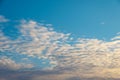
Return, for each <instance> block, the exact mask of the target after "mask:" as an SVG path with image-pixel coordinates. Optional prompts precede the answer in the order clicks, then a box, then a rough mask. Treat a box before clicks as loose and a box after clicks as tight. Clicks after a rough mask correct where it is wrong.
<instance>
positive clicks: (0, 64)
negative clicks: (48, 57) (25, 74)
mask: <svg viewBox="0 0 120 80" xmlns="http://www.w3.org/2000/svg"><path fill="white" fill-rule="evenodd" d="M32 67H33V65H32V64H24V63H16V62H15V61H14V60H11V59H10V58H8V57H6V56H3V57H1V59H0V69H11V70H18V69H21V68H32Z"/></svg>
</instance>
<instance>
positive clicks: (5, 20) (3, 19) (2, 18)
mask: <svg viewBox="0 0 120 80" xmlns="http://www.w3.org/2000/svg"><path fill="white" fill-rule="evenodd" d="M8 21H9V20H8V19H6V18H5V17H4V16H2V15H0V23H1V22H8Z"/></svg>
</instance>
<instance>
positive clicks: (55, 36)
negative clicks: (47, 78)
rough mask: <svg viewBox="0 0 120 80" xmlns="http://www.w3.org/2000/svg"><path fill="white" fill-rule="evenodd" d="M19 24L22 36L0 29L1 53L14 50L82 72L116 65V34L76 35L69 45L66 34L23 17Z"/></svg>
mask: <svg viewBox="0 0 120 80" xmlns="http://www.w3.org/2000/svg"><path fill="white" fill-rule="evenodd" d="M19 27H20V31H21V33H22V35H21V36H19V37H18V39H16V40H14V41H12V40H10V39H9V38H7V37H6V36H5V35H3V33H2V31H1V34H0V37H1V38H0V47H1V48H0V51H1V52H5V51H9V52H17V53H19V54H26V55H28V56H32V57H37V58H44V59H49V60H50V63H51V65H53V68H52V69H67V68H70V69H74V70H75V71H77V72H82V73H85V72H86V71H87V72H91V71H92V73H96V72H97V71H99V70H101V69H104V70H106V69H111V68H112V69H116V68H118V67H120V63H119V61H120V55H119V52H120V45H119V44H120V40H119V39H118V38H119V36H116V37H114V38H113V39H112V40H111V41H104V40H99V39H87V38H78V39H77V40H76V41H75V43H74V44H70V43H68V42H71V37H70V34H64V33H59V32H56V31H54V30H53V29H51V28H47V27H45V26H43V25H40V24H39V23H37V22H35V21H32V20H30V21H26V20H24V21H22V22H21V24H20V25H19ZM116 38H117V39H116ZM13 64H15V63H14V62H13Z"/></svg>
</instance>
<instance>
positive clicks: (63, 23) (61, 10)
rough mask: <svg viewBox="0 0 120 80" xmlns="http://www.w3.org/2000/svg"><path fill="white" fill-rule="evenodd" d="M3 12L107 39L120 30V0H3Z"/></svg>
mask: <svg viewBox="0 0 120 80" xmlns="http://www.w3.org/2000/svg"><path fill="white" fill-rule="evenodd" d="M0 14H1V15H5V16H6V17H8V18H10V19H13V20H14V19H15V20H16V19H34V20H36V21H39V22H44V23H50V24H52V25H53V27H54V29H55V30H57V31H62V32H67V33H72V34H73V35H74V36H80V37H85V36H87V37H93V38H94V37H95V38H100V39H103V38H106V39H109V38H111V37H113V36H114V35H115V34H116V33H117V32H119V28H120V27H119V25H120V22H119V21H120V15H119V14H120V1H119V0H75V1H74V0H59V1H56V0H51V1H50V0H35V1H34V0H21V1H18V0H12V1H10V0H3V1H2V2H1V6H0Z"/></svg>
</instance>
